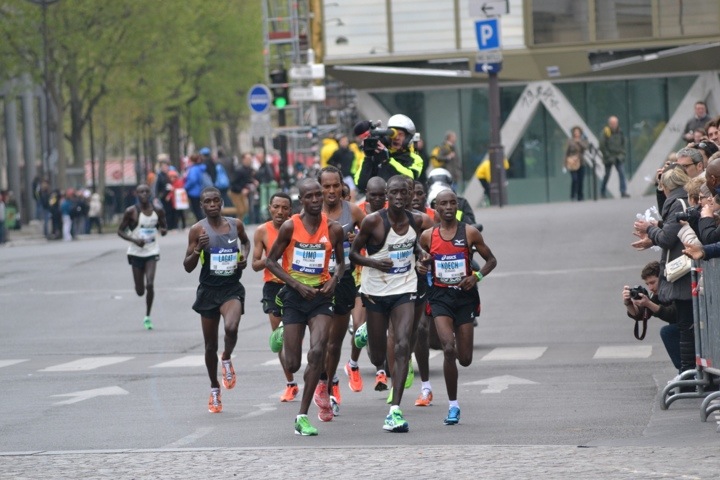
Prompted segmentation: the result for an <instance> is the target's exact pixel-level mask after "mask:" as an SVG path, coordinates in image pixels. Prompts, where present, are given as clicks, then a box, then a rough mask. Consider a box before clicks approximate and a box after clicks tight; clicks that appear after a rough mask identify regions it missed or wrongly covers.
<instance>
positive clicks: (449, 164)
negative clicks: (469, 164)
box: [430, 130, 463, 191]
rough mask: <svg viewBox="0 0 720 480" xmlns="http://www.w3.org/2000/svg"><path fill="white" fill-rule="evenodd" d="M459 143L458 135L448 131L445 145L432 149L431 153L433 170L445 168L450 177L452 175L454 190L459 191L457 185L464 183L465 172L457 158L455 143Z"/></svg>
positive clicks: (444, 141)
mask: <svg viewBox="0 0 720 480" xmlns="http://www.w3.org/2000/svg"><path fill="white" fill-rule="evenodd" d="M456 142H457V135H456V134H455V132H453V131H450V130H448V131H447V132H446V133H445V140H443V143H442V144H440V145H438V146H436V147H435V148H433V149H432V152H431V153H430V163H431V167H432V168H444V169H445V170H447V171H448V172H450V175H452V178H453V180H454V181H455V183H453V185H452V187H453V190H454V191H456V190H457V184H458V183H460V184H462V182H463V171H462V162H461V161H460V158H459V157H458V156H457V152H456V150H455V143H456Z"/></svg>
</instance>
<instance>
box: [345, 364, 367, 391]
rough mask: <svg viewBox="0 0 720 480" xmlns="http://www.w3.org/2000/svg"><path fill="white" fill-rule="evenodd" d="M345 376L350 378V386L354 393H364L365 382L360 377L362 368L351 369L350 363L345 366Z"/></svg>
mask: <svg viewBox="0 0 720 480" xmlns="http://www.w3.org/2000/svg"><path fill="white" fill-rule="evenodd" d="M345 374H346V375H347V376H348V386H349V387H350V390H352V391H353V392H362V389H363V380H362V376H360V367H355V368H353V367H351V366H350V362H348V363H346V364H345Z"/></svg>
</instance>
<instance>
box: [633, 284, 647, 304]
mask: <svg viewBox="0 0 720 480" xmlns="http://www.w3.org/2000/svg"><path fill="white" fill-rule="evenodd" d="M641 293H642V294H643V295H645V296H646V297H649V296H650V295H648V291H647V290H646V289H645V287H643V286H642V285H635V286H634V287H632V288H631V289H630V298H632V299H633V300H640V294H641Z"/></svg>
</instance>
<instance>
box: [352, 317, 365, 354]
mask: <svg viewBox="0 0 720 480" xmlns="http://www.w3.org/2000/svg"><path fill="white" fill-rule="evenodd" d="M354 341H355V346H356V347H357V348H363V347H364V346H365V345H367V324H366V323H363V324H362V325H360V326H359V327H358V329H357V330H355V338H354Z"/></svg>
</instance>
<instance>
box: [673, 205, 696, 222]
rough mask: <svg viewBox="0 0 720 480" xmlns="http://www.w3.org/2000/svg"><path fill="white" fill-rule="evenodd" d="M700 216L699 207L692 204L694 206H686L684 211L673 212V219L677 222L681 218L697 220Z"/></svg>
mask: <svg viewBox="0 0 720 480" xmlns="http://www.w3.org/2000/svg"><path fill="white" fill-rule="evenodd" d="M699 218H700V207H698V206H694V207H688V208H687V210H686V211H684V212H678V213H676V214H675V221H677V222H679V221H681V220H684V221H686V222H687V221H690V220H697V219H699Z"/></svg>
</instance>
